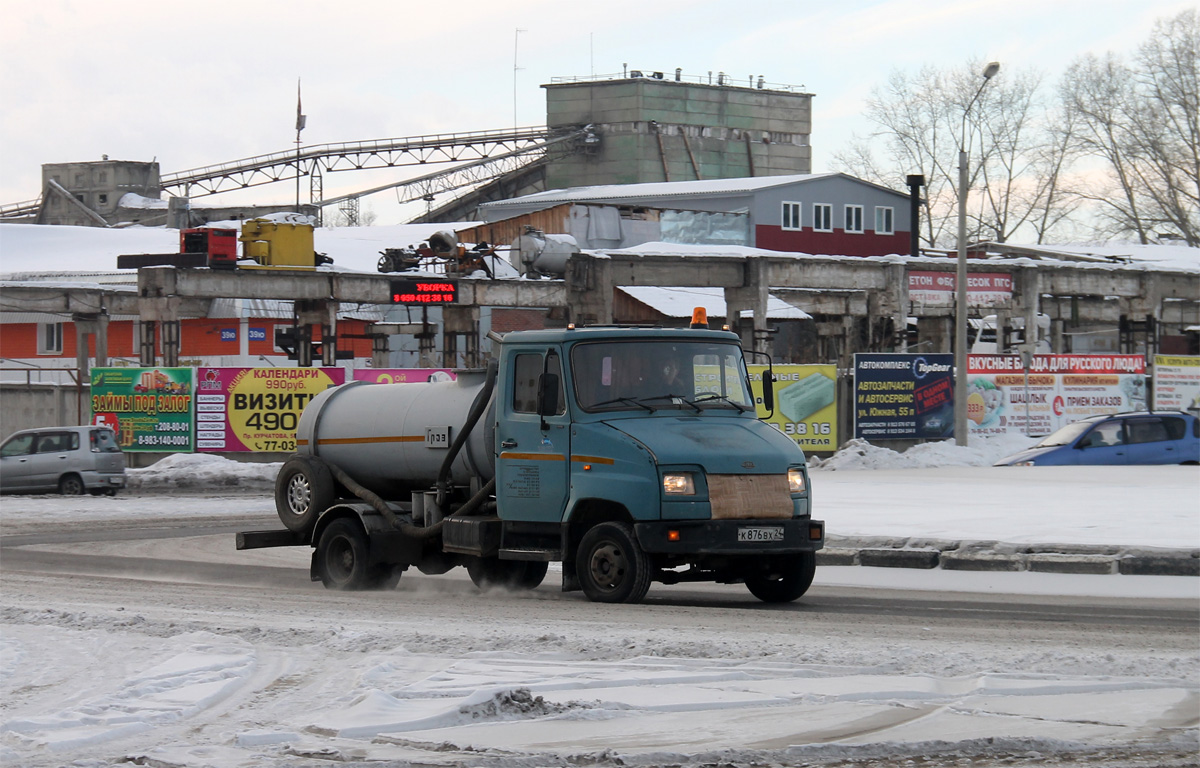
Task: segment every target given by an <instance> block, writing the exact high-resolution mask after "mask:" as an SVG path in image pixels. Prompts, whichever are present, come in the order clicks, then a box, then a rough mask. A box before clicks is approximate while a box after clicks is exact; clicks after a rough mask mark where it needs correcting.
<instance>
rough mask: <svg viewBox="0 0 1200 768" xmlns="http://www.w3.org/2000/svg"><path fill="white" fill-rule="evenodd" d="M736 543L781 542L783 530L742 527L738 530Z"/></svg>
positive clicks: (775, 527)
mask: <svg viewBox="0 0 1200 768" xmlns="http://www.w3.org/2000/svg"><path fill="white" fill-rule="evenodd" d="M737 540H738V541H783V528H782V527H781V526H768V527H765V528H752V527H750V526H742V527H741V528H738V532H737Z"/></svg>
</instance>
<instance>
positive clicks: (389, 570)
mask: <svg viewBox="0 0 1200 768" xmlns="http://www.w3.org/2000/svg"><path fill="white" fill-rule="evenodd" d="M370 556H371V552H370V543H369V542H368V541H367V534H366V533H365V532H364V531H363V529H362V526H361V525H359V524H358V522H357V521H355V520H349V519H342V520H334V521H333V522H332V523H330V524H329V527H328V528H326V529H325V531H324V532H323V533H322V534H321V540H320V541H319V542H317V573H318V575H319V576H320V577H321V583H322V584H324V585H325V588H326V589H338V590H343V591H352V590H363V589H394V588H395V586H396V584H397V583H398V582H399V581H400V574H401V573H402V571H401V570H400V569H399V568H397V567H395V566H392V565H388V564H376V565H371V563H370Z"/></svg>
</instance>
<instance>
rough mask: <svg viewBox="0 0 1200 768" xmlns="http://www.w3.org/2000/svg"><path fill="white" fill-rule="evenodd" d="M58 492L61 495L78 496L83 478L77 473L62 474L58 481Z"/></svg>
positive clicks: (81, 489)
mask: <svg viewBox="0 0 1200 768" xmlns="http://www.w3.org/2000/svg"><path fill="white" fill-rule="evenodd" d="M58 492H59V493H61V494H62V495H63V496H80V495H82V494H83V480H82V479H81V478H80V477H79V475H63V476H62V479H61V480H59V481H58Z"/></svg>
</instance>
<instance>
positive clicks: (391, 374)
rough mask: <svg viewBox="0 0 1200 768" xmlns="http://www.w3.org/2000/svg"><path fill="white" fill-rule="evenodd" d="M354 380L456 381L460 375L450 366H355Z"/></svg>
mask: <svg viewBox="0 0 1200 768" xmlns="http://www.w3.org/2000/svg"><path fill="white" fill-rule="evenodd" d="M352 376H353V379H354V381H369V382H371V383H372V384H412V383H416V382H422V381H454V380H455V379H457V378H458V376H457V375H456V374H455V373H454V371H453V370H451V369H450V368H355V369H354V373H353V374H352Z"/></svg>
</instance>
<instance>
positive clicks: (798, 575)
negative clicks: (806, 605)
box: [746, 552, 817, 603]
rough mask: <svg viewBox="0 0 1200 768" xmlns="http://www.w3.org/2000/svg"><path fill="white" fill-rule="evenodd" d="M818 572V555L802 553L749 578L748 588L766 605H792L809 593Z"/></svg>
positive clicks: (747, 580) (747, 581)
mask: <svg viewBox="0 0 1200 768" xmlns="http://www.w3.org/2000/svg"><path fill="white" fill-rule="evenodd" d="M816 572H817V556H816V554H815V553H813V552H802V553H800V554H799V555H796V556H795V557H789V558H788V559H786V560H780V561H778V562H777V563H776V565H775V566H774V567H772V568H771V569H770V570H769V571H766V572H763V573H758V574H755V575H754V576H747V577H746V588H747V589H749V590H750V594H752V595H754V596H755V597H757V598H758V599H759V600H762V601H763V602H764V603H790V602H792V601H793V600H795V599H796V598H798V597H800V596H801V595H803V594H804V593H805V592H807V591H808V588H809V587H810V586H812V582H813V576H814V575H816Z"/></svg>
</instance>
